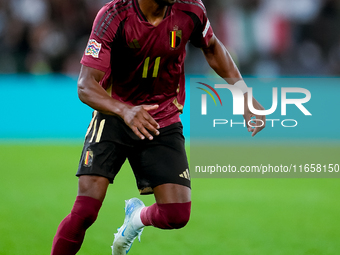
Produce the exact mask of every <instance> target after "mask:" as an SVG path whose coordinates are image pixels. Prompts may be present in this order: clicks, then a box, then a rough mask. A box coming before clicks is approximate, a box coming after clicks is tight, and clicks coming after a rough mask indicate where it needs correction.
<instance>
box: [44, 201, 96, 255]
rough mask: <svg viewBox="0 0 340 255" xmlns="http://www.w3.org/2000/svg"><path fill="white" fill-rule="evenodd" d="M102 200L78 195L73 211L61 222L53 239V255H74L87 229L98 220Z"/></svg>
mask: <svg viewBox="0 0 340 255" xmlns="http://www.w3.org/2000/svg"><path fill="white" fill-rule="evenodd" d="M101 205H102V202H101V201H99V200H97V199H94V198H92V197H85V196H77V199H76V201H75V202H74V205H73V208H72V211H71V213H70V214H69V215H67V216H66V218H65V219H63V221H62V222H61V223H60V225H59V227H58V230H57V233H56V235H55V237H54V239H53V245H52V252H51V255H74V254H76V253H77V252H78V251H79V249H80V247H81V244H82V243H83V240H84V236H85V231H86V229H88V228H89V227H90V226H91V225H92V224H93V222H94V221H95V220H96V218H97V215H98V212H99V209H100V207H101Z"/></svg>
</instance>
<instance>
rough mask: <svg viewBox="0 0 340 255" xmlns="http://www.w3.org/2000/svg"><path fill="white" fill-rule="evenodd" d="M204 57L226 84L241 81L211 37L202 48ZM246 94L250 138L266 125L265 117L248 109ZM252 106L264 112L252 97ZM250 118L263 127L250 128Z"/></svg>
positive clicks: (245, 104) (221, 45) (245, 107)
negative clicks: (253, 118)
mask: <svg viewBox="0 0 340 255" xmlns="http://www.w3.org/2000/svg"><path fill="white" fill-rule="evenodd" d="M202 50H203V53H204V56H205V58H206V60H207V62H208V63H209V65H210V66H211V68H212V69H214V70H215V72H216V73H217V74H218V75H219V76H221V77H222V78H223V79H225V80H226V81H227V82H228V84H232V85H233V84H235V83H236V82H238V81H240V80H242V76H241V73H240V71H239V70H238V68H237V66H236V64H235V62H234V61H233V59H232V58H231V56H230V54H229V52H228V51H227V49H226V48H225V47H224V45H223V44H222V43H221V42H220V41H219V40H218V38H217V37H216V36H215V35H213V36H212V38H211V39H210V40H209V43H208V45H207V46H206V47H203V48H202ZM247 102H248V93H245V94H244V115H243V117H244V119H245V121H246V123H247V126H248V131H249V132H252V136H254V135H256V134H257V133H258V132H260V131H261V130H262V129H263V128H264V127H265V125H266V117H265V116H264V115H255V114H253V113H252V112H250V110H249V107H248V103H247ZM253 106H254V108H255V109H257V110H264V108H263V106H262V105H261V104H260V103H259V102H258V101H257V100H256V99H255V98H254V97H253ZM252 117H255V118H256V119H258V120H262V121H263V123H264V125H262V126H261V127H260V125H257V127H255V128H252V127H250V126H249V125H248V122H249V121H250V119H251V118H252Z"/></svg>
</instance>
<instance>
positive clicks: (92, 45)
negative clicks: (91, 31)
mask: <svg viewBox="0 0 340 255" xmlns="http://www.w3.org/2000/svg"><path fill="white" fill-rule="evenodd" d="M101 48H102V44H101V43H98V42H97V41H96V40H94V39H90V40H89V42H88V44H87V47H86V50H85V55H87V56H92V57H94V58H98V57H99V52H100V49H101Z"/></svg>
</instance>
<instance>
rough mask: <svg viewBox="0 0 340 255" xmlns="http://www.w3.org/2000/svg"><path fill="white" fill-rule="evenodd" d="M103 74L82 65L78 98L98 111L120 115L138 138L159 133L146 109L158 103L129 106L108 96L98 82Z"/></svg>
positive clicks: (154, 107) (152, 108) (149, 137)
mask: <svg viewBox="0 0 340 255" xmlns="http://www.w3.org/2000/svg"><path fill="white" fill-rule="evenodd" d="M104 75H105V73H104V72H103V71H100V70H97V69H94V68H91V67H88V66H85V65H82V67H81V71H80V75H79V79H78V96H79V99H80V100H81V101H82V102H83V103H85V104H87V105H88V106H90V107H91V108H93V109H95V110H97V111H99V112H102V113H104V114H108V115H116V116H119V117H121V118H122V119H123V120H124V122H125V123H126V125H128V126H129V127H130V128H131V129H132V131H133V132H134V133H135V134H136V135H137V136H138V137H139V138H140V139H144V138H145V137H147V138H148V139H150V140H152V139H153V136H152V134H153V135H158V134H159V131H158V129H159V125H158V123H157V122H156V121H155V120H154V119H153V118H152V117H151V116H150V114H149V113H148V111H150V110H154V109H157V108H158V105H140V106H131V105H128V104H125V103H122V102H120V101H118V100H116V99H114V98H112V97H110V96H109V95H108V94H107V92H106V91H105V90H104V89H103V87H102V86H101V85H100V84H99V82H100V81H101V80H102V79H103V77H104ZM150 133H151V134H150Z"/></svg>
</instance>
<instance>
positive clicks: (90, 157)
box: [84, 150, 93, 167]
mask: <svg viewBox="0 0 340 255" xmlns="http://www.w3.org/2000/svg"><path fill="white" fill-rule="evenodd" d="M92 161H93V151H91V150H88V151H86V154H85V159H84V166H87V167H90V166H92Z"/></svg>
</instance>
